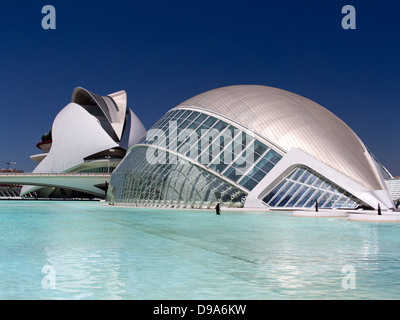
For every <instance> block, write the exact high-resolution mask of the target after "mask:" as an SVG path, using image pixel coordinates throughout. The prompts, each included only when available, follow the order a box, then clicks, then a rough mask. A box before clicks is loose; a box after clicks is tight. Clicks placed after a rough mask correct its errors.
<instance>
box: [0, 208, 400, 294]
mask: <svg viewBox="0 0 400 320" xmlns="http://www.w3.org/2000/svg"><path fill="white" fill-rule="evenodd" d="M399 230H400V224H397V223H392V224H391V223H374V222H355V221H347V220H345V219H342V218H306V217H304V218H301V217H292V216H290V214H289V213H259V212H258V213H256V212H228V211H225V210H224V211H223V212H222V215H221V216H217V215H215V213H214V212H213V211H205V210H204V211H199V210H196V211H194V210H189V211H187V210H169V209H159V210H155V209H147V208H144V209H138V208H118V207H112V206H102V205H101V204H100V203H98V202H40V201H39V202H35V201H32V202H28V201H15V202H13V201H1V202H0V258H1V259H0V281H1V287H0V299H202V300H205V299H252V300H253V299H399V298H400V276H399V275H400V272H399V266H400V234H399ZM343 268H345V269H344V271H348V272H349V273H342V271H343ZM349 270H350V271H349ZM351 270H352V271H351ZM346 284H348V285H347V286H346ZM350 284H351V285H350ZM352 287H354V289H352Z"/></svg>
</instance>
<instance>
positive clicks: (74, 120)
mask: <svg viewBox="0 0 400 320" xmlns="http://www.w3.org/2000/svg"><path fill="white" fill-rule="evenodd" d="M145 133H146V130H145V128H144V126H143V124H142V123H141V121H140V120H139V119H138V117H137V116H136V115H135V114H134V113H133V111H132V110H131V109H130V108H128V107H127V95H126V92H125V91H119V92H116V93H113V94H109V95H106V96H99V95H97V94H94V93H92V92H89V91H88V90H86V89H83V88H79V87H78V88H76V89H75V90H74V92H73V94H72V99H71V102H70V103H69V104H68V105H67V106H66V107H64V108H63V109H62V110H61V111H60V112H59V113H58V114H57V116H56V118H55V119H54V122H53V124H52V126H51V130H50V132H49V134H47V135H44V136H43V137H42V142H41V143H39V144H38V147H39V148H40V149H41V150H42V151H43V152H42V153H40V154H36V155H32V156H31V159H32V160H35V161H36V162H37V166H36V168H35V169H34V170H33V173H111V172H112V171H113V170H114V169H115V167H116V166H117V165H118V164H119V162H120V161H121V160H122V159H123V157H124V156H125V154H126V150H127V149H128V148H129V147H131V146H133V145H134V144H135V143H136V142H138V140H139V139H140V138H141V137H142V136H143V135H144V134H145ZM99 188H100V189H101V188H103V189H104V186H99ZM33 191H36V192H37V193H38V194H39V197H50V196H51V197H56V196H59V197H70V196H77V197H78V196H79V194H82V189H79V194H78V193H77V192H76V190H75V191H74V190H73V189H63V188H52V187H39V186H24V187H23V189H22V193H21V195H25V194H28V193H30V192H33ZM87 192H88V194H89V195H90V190H88V191H87Z"/></svg>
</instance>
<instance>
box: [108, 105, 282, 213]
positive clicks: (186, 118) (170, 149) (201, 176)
mask: <svg viewBox="0 0 400 320" xmlns="http://www.w3.org/2000/svg"><path fill="white" fill-rule="evenodd" d="M281 158H282V155H280V154H279V153H277V152H276V151H275V150H272V149H271V148H270V147H269V146H267V145H266V144H264V143H263V142H261V141H259V140H258V139H256V138H255V135H254V134H249V133H247V132H245V131H243V130H241V129H239V128H238V127H237V126H235V125H232V124H230V123H228V122H227V121H224V120H222V119H218V118H217V117H214V116H210V115H207V114H205V113H202V112H199V111H194V110H186V109H175V110H171V111H169V112H168V113H166V114H165V115H164V117H162V118H161V119H160V120H159V121H158V122H157V123H156V124H155V125H154V126H153V127H152V128H151V129H150V130H149V131H148V132H147V134H146V135H145V136H144V137H143V138H142V139H141V140H140V141H139V142H138V143H137V144H136V145H135V146H134V147H132V148H131V149H130V150H129V151H128V154H127V155H126V157H125V158H124V159H123V161H122V162H121V163H120V165H119V166H118V167H117V169H116V170H115V171H114V173H113V175H112V176H111V181H110V186H111V190H112V194H113V197H114V199H113V201H114V203H125V204H129V203H130V204H149V205H168V206H177V205H179V206H211V205H214V204H216V203H217V202H219V203H220V204H223V205H224V206H230V207H232V206H233V207H242V206H243V204H244V199H245V197H246V195H247V194H248V192H249V191H250V190H252V189H253V188H254V187H255V186H256V185H257V184H258V183H259V182H260V181H261V180H262V179H263V178H264V177H265V175H266V174H267V173H268V172H269V171H270V170H271V169H272V168H273V167H274V166H275V164H276V163H277V162H278V161H279V160H280V159H281Z"/></svg>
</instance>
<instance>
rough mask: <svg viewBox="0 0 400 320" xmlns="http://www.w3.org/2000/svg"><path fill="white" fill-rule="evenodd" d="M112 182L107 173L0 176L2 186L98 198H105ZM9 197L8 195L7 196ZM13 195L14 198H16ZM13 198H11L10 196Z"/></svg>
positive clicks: (12, 174) (16, 174)
mask: <svg viewBox="0 0 400 320" xmlns="http://www.w3.org/2000/svg"><path fill="white" fill-rule="evenodd" d="M109 181H110V174H107V173H36V174H35V173H8V174H0V184H13V185H35V186H40V187H47V188H49V189H51V190H54V189H56V188H58V189H64V190H73V191H76V192H79V194H89V195H91V196H95V197H98V198H104V197H105V192H106V188H107V186H108V183H109ZM5 196H7V194H5ZM16 196H17V195H16V194H13V197H16ZM9 197H11V196H9Z"/></svg>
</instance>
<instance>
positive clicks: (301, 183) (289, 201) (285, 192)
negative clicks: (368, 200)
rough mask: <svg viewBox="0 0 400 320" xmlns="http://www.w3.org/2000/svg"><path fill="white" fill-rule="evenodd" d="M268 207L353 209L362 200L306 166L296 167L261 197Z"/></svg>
mask: <svg viewBox="0 0 400 320" xmlns="http://www.w3.org/2000/svg"><path fill="white" fill-rule="evenodd" d="M263 202H264V203H265V204H267V205H268V206H270V207H280V208H311V207H314V206H315V203H316V202H317V203H318V207H319V208H347V209H353V208H356V207H357V206H358V205H362V202H361V201H360V200H358V199H356V198H355V197H354V196H352V195H351V194H350V193H348V192H347V191H345V190H343V189H342V188H340V187H339V186H337V185H335V184H334V183H332V182H331V181H329V180H327V179H325V178H323V177H322V176H320V175H318V174H317V173H316V172H313V171H311V170H310V169H308V168H306V167H298V168H296V169H295V170H294V171H293V172H292V173H291V174H290V175H289V176H288V177H287V178H286V179H285V180H283V181H282V182H281V183H280V184H278V185H277V186H276V187H275V188H274V189H273V190H272V191H271V192H269V193H268V194H267V196H265V197H264V198H263Z"/></svg>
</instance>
